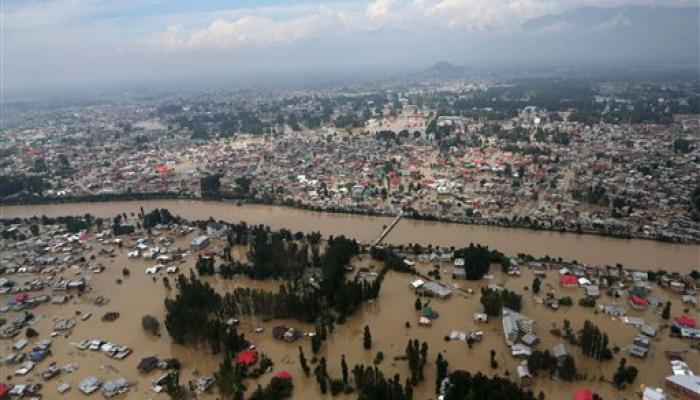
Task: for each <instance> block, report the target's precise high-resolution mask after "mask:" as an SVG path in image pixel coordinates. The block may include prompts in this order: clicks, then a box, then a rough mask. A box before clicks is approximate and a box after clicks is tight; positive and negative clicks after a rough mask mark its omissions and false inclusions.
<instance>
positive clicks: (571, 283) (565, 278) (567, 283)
mask: <svg viewBox="0 0 700 400" xmlns="http://www.w3.org/2000/svg"><path fill="white" fill-rule="evenodd" d="M559 284H560V285H561V286H563V287H566V288H575V287H578V278H577V277H576V276H575V275H562V276H560V277H559Z"/></svg>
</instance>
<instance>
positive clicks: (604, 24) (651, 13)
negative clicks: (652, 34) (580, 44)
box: [523, 6, 700, 40]
mask: <svg viewBox="0 0 700 400" xmlns="http://www.w3.org/2000/svg"><path fill="white" fill-rule="evenodd" d="M698 12H700V8H699V7H646V6H622V7H611V8H603V7H582V8H576V9H572V10H568V11H564V12H562V13H559V14H553V15H545V16H542V17H538V18H534V19H531V20H529V21H527V22H525V23H524V24H523V29H525V30H526V31H571V30H573V31H611V30H612V31H616V30H617V31H622V30H634V31H639V32H641V31H642V30H649V29H651V30H652V31H661V30H663V31H668V30H670V31H675V32H687V33H695V39H696V40H697V33H698V19H699V18H698Z"/></svg>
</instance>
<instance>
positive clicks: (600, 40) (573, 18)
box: [519, 6, 700, 65]
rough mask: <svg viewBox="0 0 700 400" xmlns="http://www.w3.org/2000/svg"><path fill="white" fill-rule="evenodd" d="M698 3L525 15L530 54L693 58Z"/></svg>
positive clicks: (578, 58) (582, 58)
mask: <svg viewBox="0 0 700 400" xmlns="http://www.w3.org/2000/svg"><path fill="white" fill-rule="evenodd" d="M699 15H700V7H646V6H623V7H611V8H602V7H583V8H576V9H572V10H568V11H564V12H562V13H559V14H555V15H546V16H542V17H538V18H534V19H531V20H529V21H527V22H525V23H524V24H523V25H522V34H521V35H520V39H519V42H520V43H521V45H522V47H523V48H527V49H528V51H529V53H528V54H529V55H530V56H531V57H533V58H540V59H543V60H546V59H552V60H554V59H558V60H569V61H570V62H579V63H580V62H584V63H608V62H616V63H618V62H619V63H635V64H638V65H639V63H645V62H656V63H667V64H673V63H676V62H682V63H692V64H696V65H697V63H698V54H699V47H700V46H699V40H700V39H699V36H698V35H699V34H698V29H699V28H698V26H699V20H700V18H699Z"/></svg>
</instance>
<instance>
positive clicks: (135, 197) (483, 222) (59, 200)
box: [0, 192, 700, 245]
mask: <svg viewBox="0 0 700 400" xmlns="http://www.w3.org/2000/svg"><path fill="white" fill-rule="evenodd" d="M147 200H193V201H218V202H224V203H228V202H233V203H236V204H248V205H268V206H278V207H289V208H293V209H299V210H306V211H317V212H324V213H332V214H350V215H366V216H374V217H383V216H386V215H388V214H386V213H382V212H376V211H373V210H368V209H365V208H347V207H346V208H339V207H321V206H313V205H309V204H303V203H301V202H294V201H286V200H285V201H279V200H270V201H266V200H264V199H255V198H238V197H229V196H207V197H197V196H194V195H190V194H175V193H168V192H153V193H123V194H105V195H100V194H96V195H88V196H73V197H48V198H47V197H36V196H30V197H22V198H17V199H9V200H8V199H2V200H0V207H2V206H22V205H50V204H70V203H95V202H98V203H102V202H114V201H147ZM404 218H407V219H413V220H417V221H436V222H446V223H453V224H465V225H480V226H497V227H501V228H509V229H526V230H534V231H546V232H557V233H574V234H578V235H595V236H603V237H612V238H617V239H640V240H651V241H658V242H667V243H682V244H696V245H700V243H697V242H696V241H693V240H676V239H674V238H671V237H665V236H656V237H650V236H646V235H645V234H644V233H641V232H631V231H624V232H622V231H616V230H609V229H608V227H607V226H601V227H599V229H590V228H583V227H581V226H577V227H573V226H569V227H561V226H544V225H538V224H532V223H530V224H528V223H526V222H524V221H522V220H520V221H512V220H508V219H499V220H489V219H480V218H462V219H450V218H438V217H434V216H431V215H421V214H420V213H418V212H413V211H411V212H406V213H404Z"/></svg>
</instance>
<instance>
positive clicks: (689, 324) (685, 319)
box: [673, 315, 698, 328]
mask: <svg viewBox="0 0 700 400" xmlns="http://www.w3.org/2000/svg"><path fill="white" fill-rule="evenodd" d="M673 325H675V326H677V327H678V328H697V326H698V325H697V322H695V319H693V318H692V317H690V316H688V315H681V316H679V317H676V318H674V319H673Z"/></svg>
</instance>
